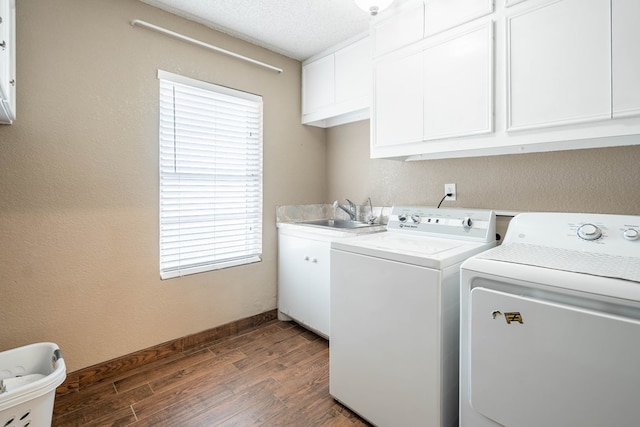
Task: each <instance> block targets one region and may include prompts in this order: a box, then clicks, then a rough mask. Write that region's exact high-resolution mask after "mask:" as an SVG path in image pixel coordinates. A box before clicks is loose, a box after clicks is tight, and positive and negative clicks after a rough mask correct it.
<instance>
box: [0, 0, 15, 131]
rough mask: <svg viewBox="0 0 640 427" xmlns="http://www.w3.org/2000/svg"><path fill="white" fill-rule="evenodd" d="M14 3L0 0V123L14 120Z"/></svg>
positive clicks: (9, 122) (8, 122)
mask: <svg viewBox="0 0 640 427" xmlns="http://www.w3.org/2000/svg"><path fill="white" fill-rule="evenodd" d="M15 23H16V3H15V0H0V123H2V124H11V123H12V122H13V120H15V118H16V28H15Z"/></svg>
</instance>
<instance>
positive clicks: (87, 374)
mask: <svg viewBox="0 0 640 427" xmlns="http://www.w3.org/2000/svg"><path fill="white" fill-rule="evenodd" d="M277 318H278V310H277V309H274V310H270V311H267V312H264V313H260V314H256V315H255V316H251V317H247V318H245V319H240V320H237V321H235V322H231V323H227V324H225V325H221V326H218V327H215V328H212V329H207V330H205V331H202V332H198V333H196V334H192V335H187V336H185V337H182V338H178V339H175V340H172V341H168V342H165V343H162V344H158V345H156V346H153V347H149V348H146V349H144V350H140V351H136V352H135V353H131V354H127V355H125V356H121V357H118V358H116V359H112V360H109V361H107V362H104V363H99V364H97V365H93V366H89V367H88V368H83V369H80V370H79V371H74V372H72V373H69V374H67V378H66V379H65V381H64V382H63V383H62V384H60V386H59V387H58V388H57V389H56V394H66V393H70V392H74V391H79V390H80V389H82V388H84V387H87V386H90V385H91V384H95V383H98V382H100V381H103V380H105V379H107V378H113V377H115V376H117V375H122V374H123V373H126V372H127V371H129V370H131V369H135V368H138V367H140V366H143V365H145V364H147V363H151V362H154V361H156V360H159V359H162V358H164V357H167V356H169V355H171V354H173V353H175V352H184V351H187V350H191V349H193V348H196V347H199V346H202V345H205V344H208V343H211V342H213V341H215V340H218V339H220V338H226V337H229V336H232V335H236V334H239V333H241V332H246V331H249V330H251V329H253V328H256V327H257V326H260V325H263V324H265V323H267V322H270V321H272V320H276V319H277Z"/></svg>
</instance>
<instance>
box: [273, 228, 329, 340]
mask: <svg viewBox="0 0 640 427" xmlns="http://www.w3.org/2000/svg"><path fill="white" fill-rule="evenodd" d="M330 250H331V242H330V241H319V240H312V239H308V238H306V237H298V236H292V235H289V234H284V233H282V232H280V233H279V236H278V310H279V311H280V312H281V313H283V314H285V315H287V316H289V317H291V318H293V319H294V320H296V321H297V322H299V323H301V324H303V325H305V326H308V327H309V328H310V329H312V330H314V331H316V332H318V333H320V334H321V335H324V336H325V337H327V338H328V337H329V333H330V318H329V316H330V306H329V300H330V291H329V272H330V266H329V255H330Z"/></svg>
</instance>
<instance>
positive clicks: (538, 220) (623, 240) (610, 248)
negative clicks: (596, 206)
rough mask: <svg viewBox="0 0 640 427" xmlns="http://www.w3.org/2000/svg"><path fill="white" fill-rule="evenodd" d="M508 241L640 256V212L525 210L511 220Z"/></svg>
mask: <svg viewBox="0 0 640 427" xmlns="http://www.w3.org/2000/svg"><path fill="white" fill-rule="evenodd" d="M505 243H526V244H531V245H540V246H547V247H555V248H561V249H571V250H580V251H585V252H593V253H602V254H609V255H619V256H632V257H634V256H635V257H639V258H640V216H632V215H609V214H584V213H553V212H540V213H523V214H520V215H517V216H516V217H515V218H514V219H513V220H511V223H510V224H509V229H508V232H507V235H506V236H505V239H504V243H503V244H505Z"/></svg>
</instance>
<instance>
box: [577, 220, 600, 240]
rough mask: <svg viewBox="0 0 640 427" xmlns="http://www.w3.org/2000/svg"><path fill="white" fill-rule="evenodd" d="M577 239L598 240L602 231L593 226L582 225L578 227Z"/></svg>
mask: <svg viewBox="0 0 640 427" xmlns="http://www.w3.org/2000/svg"><path fill="white" fill-rule="evenodd" d="M578 237H580V238H581V239H584V240H598V239H599V238H600V237H602V230H600V228H598V227H597V226H595V225H593V224H582V225H581V226H580V227H578Z"/></svg>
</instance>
